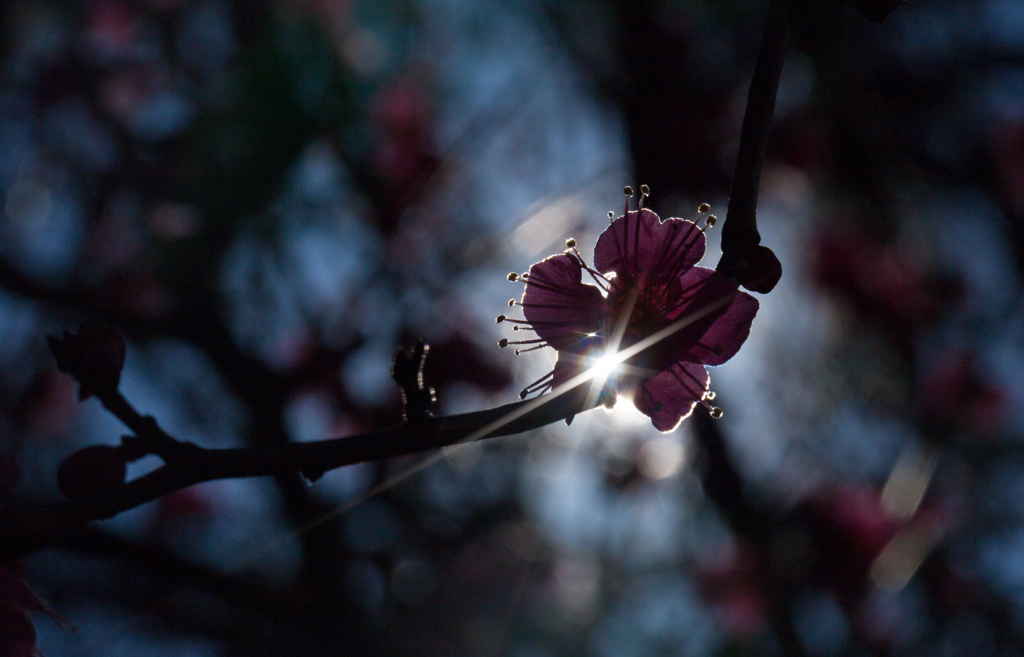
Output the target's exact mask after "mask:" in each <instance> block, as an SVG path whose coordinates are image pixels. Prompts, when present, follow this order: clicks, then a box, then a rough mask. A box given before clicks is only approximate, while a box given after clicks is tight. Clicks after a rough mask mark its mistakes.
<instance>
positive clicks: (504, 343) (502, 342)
mask: <svg viewBox="0 0 1024 657" xmlns="http://www.w3.org/2000/svg"><path fill="white" fill-rule="evenodd" d="M498 346H499V347H501V348H502V349H504V348H505V347H507V346H508V338H502V339H500V340H498Z"/></svg>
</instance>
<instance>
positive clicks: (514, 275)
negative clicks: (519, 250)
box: [508, 272, 519, 283]
mask: <svg viewBox="0 0 1024 657" xmlns="http://www.w3.org/2000/svg"><path fill="white" fill-rule="evenodd" d="M508 280H510V281H512V282H513V283H515V282H516V281H518V280H519V274H517V273H515V272H512V273H511V274H509V275H508Z"/></svg>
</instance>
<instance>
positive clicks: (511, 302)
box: [508, 299, 516, 308]
mask: <svg viewBox="0 0 1024 657" xmlns="http://www.w3.org/2000/svg"><path fill="white" fill-rule="evenodd" d="M514 305H516V300H515V299H509V300H508V307H509V308H511V307H512V306H514Z"/></svg>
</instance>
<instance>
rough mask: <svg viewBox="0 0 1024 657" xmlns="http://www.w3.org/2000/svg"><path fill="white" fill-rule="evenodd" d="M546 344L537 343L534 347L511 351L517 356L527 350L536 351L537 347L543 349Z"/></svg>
mask: <svg viewBox="0 0 1024 657" xmlns="http://www.w3.org/2000/svg"><path fill="white" fill-rule="evenodd" d="M546 346H547V345H546V344H539V345H537V346H536V347H530V348H529V349H516V350H515V351H513V352H512V353H513V354H515V355H516V356H518V355H519V354H525V353H526V352H527V351H536V350H538V349H543V348H544V347H546Z"/></svg>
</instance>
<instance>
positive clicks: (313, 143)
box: [0, 0, 1024, 657]
mask: <svg viewBox="0 0 1024 657" xmlns="http://www.w3.org/2000/svg"><path fill="white" fill-rule="evenodd" d="M765 9H766V3H765V2H748V1H747V0H640V1H632V2H626V1H625V0H593V1H591V2H587V3H566V2H560V1H558V0H515V1H513V2H503V1H499V0H473V1H471V2H470V1H468V0H467V1H459V0H405V1H397V0H396V1H391V2H372V1H369V0H281V1H278V2H270V1H268V0H252V1H246V2H241V1H236V2H229V1H227V0H148V1H137V2H115V1H108V0H94V1H90V2H84V1H83V2H44V1H38V2H29V1H20V2H12V3H4V4H3V5H2V10H0V11H2V20H3V25H2V28H3V29H2V54H0V76H2V77H0V80H2V82H0V194H2V200H3V208H2V210H3V215H2V218H0V449H3V450H4V451H5V452H6V453H7V454H9V455H11V456H13V457H14V458H15V459H16V461H17V462H18V464H19V466H20V468H21V470H22V474H23V476H22V479H21V482H20V483H19V485H18V487H17V488H16V489H15V491H14V494H15V498H16V499H17V500H20V501H23V502H26V503H32V502H48V501H54V500H57V499H59V493H58V492H57V490H56V483H55V472H56V465H57V463H59V461H60V460H61V459H63V458H65V457H66V456H67V455H69V454H71V453H72V452H74V451H75V450H77V449H80V448H81V447H83V446H85V445H87V444H94V443H108V444H114V443H117V442H118V440H119V436H120V435H121V434H123V433H125V428H124V427H122V426H121V425H120V424H119V423H118V422H117V421H116V420H115V419H114V418H112V417H111V416H109V415H107V414H106V413H104V412H103V411H102V409H101V407H100V406H99V404H98V403H97V402H96V401H95V400H90V401H86V402H85V403H79V402H78V400H77V397H76V393H77V390H76V386H75V384H74V382H73V381H72V380H71V379H70V378H69V377H67V376H65V375H63V374H60V373H58V372H57V371H56V369H55V367H54V364H53V360H52V358H51V356H50V355H49V354H48V352H47V349H46V341H45V335H46V334H47V333H52V334H59V333H60V332H61V331H63V330H65V329H68V328H73V327H75V326H77V325H78V324H79V323H80V322H81V321H83V320H85V319H96V318H102V319H105V320H106V321H109V322H111V323H113V324H115V325H117V326H118V327H120V328H121V329H122V330H123V331H124V333H125V335H126V336H127V338H128V341H129V346H128V359H127V365H126V368H125V372H124V376H123V379H122V391H123V392H124V394H125V395H126V396H127V397H128V399H129V400H131V401H132V402H133V403H134V404H135V405H136V406H137V407H139V408H140V410H142V411H143V412H146V413H151V414H153V415H155V416H156V417H157V418H158V420H159V422H160V423H161V425H162V426H163V427H164V428H166V429H167V430H168V431H170V432H171V433H172V434H174V435H175V436H178V437H180V438H183V439H188V440H192V441H195V442H198V443H200V444H202V445H206V446H240V445H258V444H269V443H274V442H279V441H283V440H293V441H308V440H317V439H321V438H324V437H329V436H338V435H345V434H348V433H353V432H361V431H368V430H374V429H377V428H381V427H384V426H388V425H391V424H394V423H396V422H398V421H399V420H400V417H401V405H400V396H399V392H398V388H397V387H396V386H395V385H394V383H393V382H392V381H391V379H390V377H389V368H390V359H391V354H392V352H393V350H394V349H395V348H396V347H399V346H408V345H410V344H412V342H413V341H414V340H415V339H416V338H418V337H423V338H425V339H426V340H427V341H428V342H429V343H430V345H431V351H430V356H429V359H428V364H427V368H426V378H427V382H428V383H429V384H431V385H433V386H434V387H435V388H436V389H437V391H438V397H439V406H440V409H441V410H442V411H443V412H445V413H455V412H463V411H469V410H478V409H482V408H487V407H490V406H494V405H497V404H501V403H507V402H509V401H512V400H515V399H517V393H518V391H519V390H520V389H521V388H522V387H523V386H524V385H525V384H527V383H529V382H530V381H532V380H534V379H535V378H537V376H539V375H540V374H543V373H544V372H545V371H547V369H548V368H549V367H550V364H551V362H552V361H553V354H552V353H545V352H535V353H531V354H524V355H523V356H520V357H518V358H517V357H513V356H512V354H511V353H509V350H505V351H501V350H499V349H498V348H497V346H496V342H497V340H498V339H499V338H501V337H511V334H510V333H504V332H503V329H504V327H505V326H506V325H501V326H497V325H495V323H494V317H495V316H496V315H497V314H498V313H501V312H507V310H508V309H507V307H506V302H507V300H508V299H509V298H510V297H517V298H518V296H519V295H520V294H521V285H517V284H513V283H509V282H508V281H507V280H506V279H505V275H506V274H507V272H509V271H525V270H526V269H527V268H528V266H529V265H530V264H531V263H533V262H535V261H537V260H539V259H541V258H543V257H545V256H547V255H549V254H551V253H555V252H559V251H560V250H561V249H562V248H564V247H563V240H564V239H565V238H566V237H569V236H573V237H575V238H576V239H577V240H578V242H579V243H580V247H581V250H582V251H583V252H584V253H585V254H587V253H589V251H590V249H591V248H592V247H593V243H594V242H595V240H596V238H597V235H598V234H599V233H600V231H601V230H602V229H603V227H604V226H605V225H606V224H607V219H606V218H605V214H606V212H607V211H608V210H610V209H615V210H617V211H621V210H620V209H621V206H622V196H621V189H622V186H623V185H624V184H632V185H634V186H636V185H638V184H639V183H646V184H648V185H650V187H651V189H652V191H653V196H652V198H651V199H650V201H649V203H648V204H649V206H650V207H652V208H653V209H654V210H655V211H657V212H659V213H660V214H661V215H662V216H663V217H664V216H682V217H693V216H694V214H695V210H696V206H697V205H698V204H699V203H701V202H705V201H706V202H709V203H711V204H712V207H713V212H714V211H717V212H718V214H719V216H724V214H725V212H724V209H725V204H726V200H727V195H728V191H729V183H730V179H731V168H732V164H733V162H734V159H735V151H736V147H737V143H738V133H739V124H740V120H741V117H742V109H743V103H744V101H745V98H746V85H747V84H748V81H749V76H750V74H751V71H752V68H753V58H754V55H755V53H756V49H757V43H758V40H759V36H760V28H761V22H762V20H763V16H764V12H765ZM759 217H760V225H761V233H762V236H763V240H764V243H765V244H767V245H769V246H771V247H772V248H773V249H774V250H775V251H776V253H777V254H778V255H779V256H780V259H781V260H782V262H783V266H784V268H785V275H784V278H783V279H782V282H781V283H780V284H779V286H778V288H777V289H776V290H775V291H773V292H772V293H771V294H770V295H766V296H763V297H761V303H762V307H761V310H760V313H759V315H758V317H757V319H756V320H755V322H754V326H753V331H752V333H751V336H750V339H749V340H748V342H747V344H746V345H745V347H744V348H743V350H742V351H741V352H740V353H739V355H737V356H736V357H735V358H734V359H732V360H731V361H730V362H729V363H727V364H726V365H724V366H722V367H720V368H713V371H712V387H713V388H714V389H715V390H716V391H717V393H718V401H717V402H716V403H718V404H720V405H721V406H722V407H723V408H724V410H725V417H724V418H723V419H722V420H720V421H717V422H712V421H710V420H708V419H707V417H706V414H702V413H700V412H698V413H695V415H694V417H693V418H691V419H690V420H688V421H687V422H685V423H684V424H683V425H682V426H681V427H680V428H679V429H678V430H677V431H675V432H674V433H671V434H659V433H658V432H656V431H655V430H654V429H653V427H651V426H650V423H649V421H648V420H647V419H646V418H645V417H643V416H642V415H640V414H639V413H638V412H637V411H636V410H635V409H633V408H631V406H630V404H629V403H628V402H626V401H623V402H620V404H619V405H618V406H617V407H616V409H615V410H614V411H612V412H605V411H602V410H598V411H592V412H589V413H586V414H583V415H580V416H578V417H577V418H576V420H575V422H574V423H573V424H572V426H570V427H566V426H564V425H562V424H558V425H552V426H551V427H548V428H545V429H543V430H540V431H537V432H534V433H531V434H528V435H522V436H517V437H511V438H503V439H498V440H492V441H487V442H486V443H482V444H476V445H470V446H466V447H464V448H461V449H453V450H448V451H446V452H445V453H443V454H442V455H441V458H439V459H437V460H436V462H434V463H433V464H431V465H429V467H426V468H424V469H422V470H420V471H418V472H416V473H415V474H412V475H411V476H409V477H408V478H406V479H404V480H403V481H401V482H400V483H398V484H396V485H394V486H392V487H389V488H388V489H387V490H386V491H384V492H382V493H379V494H376V495H373V496H371V497H369V498H367V496H366V495H365V493H366V491H368V490H369V489H370V488H372V487H373V486H375V485H376V484H379V483H380V482H383V481H386V480H388V479H389V478H391V477H394V476H396V475H398V474H401V473H405V472H408V471H410V469H413V468H416V467H418V465H419V464H420V459H421V458H422V457H417V458H409V459H400V460H394V461H388V462H381V463H371V464H364V465H359V466H352V467H348V468H344V469H341V470H338V471H334V472H331V473H328V474H327V475H326V476H324V477H323V479H321V480H320V481H318V482H316V483H310V482H306V481H304V480H302V479H301V477H299V476H297V475H296V476H282V477H279V478H276V479H271V478H266V479H258V480H235V481H223V482H215V483H210V484H205V485H201V486H196V487H194V488H191V489H188V490H185V491H181V492H179V493H176V494H174V495H170V496H168V497H166V498H164V499H162V500H160V501H158V502H154V503H152V504H149V505H146V506H144V507H141V508H139V509H136V510H133V511H131V512H128V513H124V514H121V515H120V516H118V517H117V518H115V519H113V520H111V521H108V522H104V523H101V524H98V525H96V526H95V527H94V528H92V529H90V530H89V531H88V532H84V533H82V534H81V535H76V536H71V537H68V538H67V539H66V540H65V542H64V543H63V544H62V545H60V546H55V547H54V548H53V549H48V550H45V551H43V552H40V553H38V554H36V555H33V556H31V557H30V558H28V559H26V560H25V561H24V563H23V565H24V568H25V575H26V577H27V578H28V580H29V581H30V583H31V585H32V586H33V588H34V589H35V590H36V591H37V592H38V593H40V594H41V595H42V596H43V597H44V598H45V599H46V600H47V601H48V602H49V603H50V604H51V605H52V606H53V607H54V608H55V609H56V610H57V611H58V612H59V613H60V614H61V615H62V616H63V617H64V618H66V619H67V620H68V621H70V622H71V623H73V624H74V625H75V626H76V627H77V630H76V631H73V632H69V631H67V630H66V629H64V628H62V627H61V626H60V625H58V624H57V623H55V622H53V621H52V620H51V619H49V618H46V617H43V616H40V617H38V618H36V619H35V620H36V628H37V631H38V633H39V647H40V648H41V649H42V650H43V651H44V652H45V653H46V654H47V655H49V656H50V657H64V656H70V655H75V656H83V657H85V656H92V655H104V656H116V655H132V656H136V655H138V656H148V655H167V656H172V655H173V656H179V655H181V656H190V657H191V656H197V657H199V656H202V657H206V656H213V655H218V656H219V655H224V656H230V655H240V656H241V655H310V654H345V655H370V654H373V655H381V654H387V655H431V656H433V655H438V656H452V657H455V656H467V657H468V656H472V657H491V656H494V657H497V656H505V655H508V656H513V657H556V656H561V655H594V656H597V657H630V656H632V655H636V656H641V655H642V656H648V655H673V656H674V655H685V656H694V657H697V656H704V655H708V656H717V655H721V656H725V655H856V656H861V655H962V654H967V653H968V652H969V653H970V654H972V655H973V657H988V656H990V655H991V656H998V657H1009V656H1011V655H1020V654H1022V653H1021V649H1020V647H1019V646H1020V645H1022V641H1024V442H1022V439H1024V415H1022V412H1021V411H1022V405H1024V303H1022V296H1021V290H1020V287H1021V269H1020V265H1021V264H1022V263H1024V5H1022V4H1021V3H1020V2H1019V0H955V1H954V0H910V1H909V2H907V3H906V4H905V5H904V6H902V7H900V8H899V9H898V10H897V11H895V12H894V13H893V14H892V15H890V16H889V18H888V19H887V20H886V21H885V23H884V24H882V25H877V24H874V23H870V22H868V21H866V20H865V19H864V18H863V17H862V16H860V15H859V14H857V13H855V12H853V11H851V10H849V9H846V10H843V11H841V12H838V13H828V12H825V13H823V14H822V15H820V16H815V17H813V18H812V19H811V20H810V22H809V24H808V25H807V26H806V27H805V29H803V30H802V31H801V32H799V33H798V35H797V36H796V37H795V38H794V42H793V49H792V52H791V54H790V56H789V58H788V60H787V62H786V67H785V70H784V72H783V78H782V83H781V87H780V90H779V99H778V107H777V113H776V126H775V129H774V132H773V135H772V139H771V142H770V146H769V155H768V162H767V163H766V167H765V171H764V175H763V178H762V188H761V202H760V213H759ZM716 240H717V237H716V235H715V231H711V233H710V248H709V252H708V256H706V260H705V264H706V265H709V266H714V264H715V262H716V261H717V255H718V253H719V252H718V248H717V241H716ZM152 467H154V464H153V463H150V462H147V461H143V462H140V463H138V464H136V465H135V466H133V469H132V474H133V475H137V474H139V473H142V472H145V471H146V470H147V469H150V468H152Z"/></svg>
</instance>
